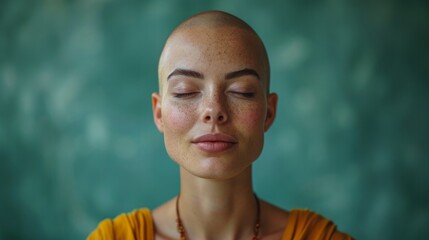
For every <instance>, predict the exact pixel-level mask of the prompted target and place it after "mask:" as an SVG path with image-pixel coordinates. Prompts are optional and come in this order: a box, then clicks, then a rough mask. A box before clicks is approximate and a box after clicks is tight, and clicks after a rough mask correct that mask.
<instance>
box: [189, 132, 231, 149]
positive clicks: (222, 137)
mask: <svg viewBox="0 0 429 240" xmlns="http://www.w3.org/2000/svg"><path fill="white" fill-rule="evenodd" d="M191 142H192V144H194V145H195V146H196V147H197V148H198V149H200V150H201V151H203V152H208V153H218V152H223V151H226V150H228V149H230V148H232V147H233V146H234V145H235V144H237V140H236V139H235V138H234V137H232V136H230V135H228V134H224V133H209V134H204V135H201V136H198V137H196V138H195V139H193V140H192V141H191Z"/></svg>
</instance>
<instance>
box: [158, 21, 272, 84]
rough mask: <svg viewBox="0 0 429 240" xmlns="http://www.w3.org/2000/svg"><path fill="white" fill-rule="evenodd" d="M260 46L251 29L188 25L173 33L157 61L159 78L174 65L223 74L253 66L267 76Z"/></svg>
mask: <svg viewBox="0 0 429 240" xmlns="http://www.w3.org/2000/svg"><path fill="white" fill-rule="evenodd" d="M263 51H264V49H263V46H262V43H261V42H260V41H259V39H258V38H257V37H256V36H255V34H254V33H253V32H251V31H248V30H245V29H241V28H237V27H229V26H222V27H192V28H186V29H182V30H180V31H178V32H176V33H174V34H173V35H172V36H171V37H170V39H169V40H168V41H167V44H166V46H165V48H164V51H163V54H162V56H161V60H160V69H159V73H160V81H161V82H163V80H165V78H166V76H167V75H168V74H169V72H171V71H174V69H175V68H189V69H192V70H196V71H201V72H203V73H205V74H208V75H210V74H217V73H218V74H225V73H227V72H229V71H236V70H239V69H243V68H252V69H255V70H256V71H257V72H258V73H259V75H260V76H261V79H266V78H267V73H266V72H267V70H266V66H265V63H264V57H263Z"/></svg>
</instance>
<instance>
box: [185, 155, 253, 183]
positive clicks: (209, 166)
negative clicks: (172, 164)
mask: <svg viewBox="0 0 429 240" xmlns="http://www.w3.org/2000/svg"><path fill="white" fill-rule="evenodd" d="M243 164H244V163H243V162H242V163H241V164H240V166H238V165H234V164H231V161H229V160H228V159H225V160H224V161H221V160H219V159H217V158H206V159H202V160H198V163H196V164H192V166H189V167H187V166H182V167H183V168H184V169H185V170H187V171H188V172H189V173H190V174H192V175H194V176H197V177H200V178H204V179H211V180H220V181H222V180H230V179H233V178H234V177H237V176H239V175H241V174H243V173H244V172H246V171H250V169H251V167H250V166H251V162H249V163H248V164H246V165H243Z"/></svg>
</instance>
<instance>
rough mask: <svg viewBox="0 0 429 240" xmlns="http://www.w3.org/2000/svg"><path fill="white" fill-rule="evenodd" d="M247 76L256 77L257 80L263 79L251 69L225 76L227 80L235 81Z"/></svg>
mask: <svg viewBox="0 0 429 240" xmlns="http://www.w3.org/2000/svg"><path fill="white" fill-rule="evenodd" d="M246 75H251V76H255V77H256V78H257V79H261V78H260V77H259V74H258V72H256V70H253V69H250V68H244V69H242V70H238V71H234V72H230V73H228V74H226V75H225V79H227V80H228V79H233V78H239V77H242V76H246Z"/></svg>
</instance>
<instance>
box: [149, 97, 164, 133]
mask: <svg viewBox="0 0 429 240" xmlns="http://www.w3.org/2000/svg"><path fill="white" fill-rule="evenodd" d="M152 112H153V120H154V121H155V125H156V127H157V128H158V130H159V131H160V132H161V133H163V132H164V124H163V123H162V111H161V96H159V94H158V93H152Z"/></svg>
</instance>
